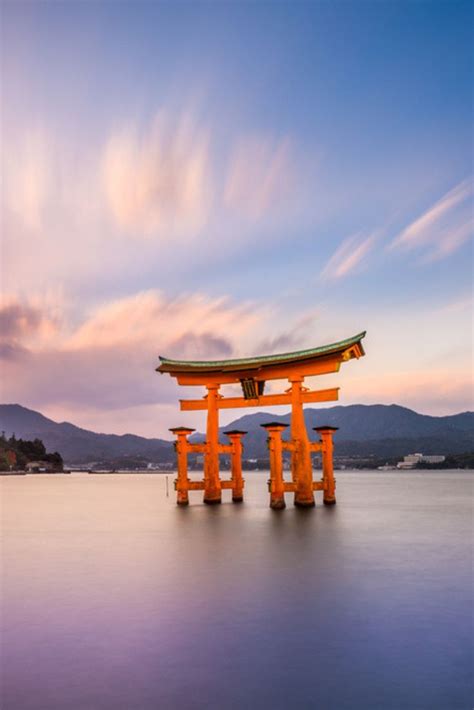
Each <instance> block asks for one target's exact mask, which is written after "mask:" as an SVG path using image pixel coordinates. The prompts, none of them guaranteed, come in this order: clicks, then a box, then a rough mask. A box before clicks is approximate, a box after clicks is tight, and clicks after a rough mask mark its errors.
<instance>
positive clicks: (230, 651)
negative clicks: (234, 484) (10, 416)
mask: <svg viewBox="0 0 474 710" xmlns="http://www.w3.org/2000/svg"><path fill="white" fill-rule="evenodd" d="M267 477H268V474H266V473H246V475H245V478H246V500H245V503H243V504H240V505H235V504H234V505H233V504H232V503H231V502H230V501H229V500H228V499H229V498H230V491H225V492H224V500H225V502H224V503H223V504H222V505H221V506H219V507H206V506H204V505H203V504H202V503H201V496H202V493H200V492H195V493H194V492H193V493H191V502H192V504H191V505H190V506H189V507H188V508H186V509H182V508H177V507H176V505H175V498H174V491H173V490H172V479H173V475H169V476H168V483H169V496H168V497H167V495H166V476H165V475H161V474H155V475H150V474H149V475H134V474H127V475H125V474H116V475H87V474H83V475H81V474H79V475H68V476H67V475H64V476H54V475H36V476H35V475H32V476H18V477H2V478H1V479H0V488H1V493H2V527H3V542H2V548H1V571H2V579H3V583H2V590H1V610H2V619H1V621H2V626H3V630H2V658H1V670H2V688H1V693H2V697H1V703H0V706H1V708H2V710H79V709H80V710H234V709H238V710H240V709H242V710H260V709H262V708H263V709H266V708H269V709H271V710H293V709H295V710H298V709H299V708H301V709H308V710H310V709H311V710H313V709H320V710H346V709H347V710H358V709H359V708H360V709H361V710H372V709H373V710H385V709H386V708H387V709H388V708H390V709H392V708H393V710H415V709H416V710H472V707H473V705H474V702H473V698H472V675H471V673H472V610H473V604H472V556H471V553H472V532H473V517H472V507H471V505H472V481H473V477H472V473H470V472H462V471H439V472H435V471H432V472H431V471H422V472H375V471H374V472H355V471H354V472H352V471H345V472H338V473H337V481H338V488H337V494H338V503H337V505H336V506H335V507H334V508H325V507H323V505H322V502H321V494H320V493H319V494H317V497H318V505H317V507H316V508H315V509H312V510H299V509H295V508H293V505H292V502H291V498H292V496H291V495H288V498H287V502H288V507H287V508H286V510H284V511H272V510H270V509H269V508H268V492H267V489H266V480H267Z"/></svg>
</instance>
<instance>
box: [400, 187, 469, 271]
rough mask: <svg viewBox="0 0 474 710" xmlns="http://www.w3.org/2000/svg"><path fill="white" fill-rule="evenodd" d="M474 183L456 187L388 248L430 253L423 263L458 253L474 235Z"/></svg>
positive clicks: (410, 225) (422, 260)
mask: <svg viewBox="0 0 474 710" xmlns="http://www.w3.org/2000/svg"><path fill="white" fill-rule="evenodd" d="M472 193H473V182H472V179H471V178H469V179H467V180H464V181H463V182H461V183H459V184H458V185H456V186H455V187H454V188H453V189H451V190H450V191H449V192H447V193H446V194H445V195H444V196H443V197H442V198H441V199H440V200H438V201H437V202H435V204H434V205H432V206H431V207H430V208H429V209H428V210H426V212H424V213H423V214H422V215H421V216H420V217H418V218H417V219H416V220H415V221H414V222H412V223H411V224H409V225H408V226H407V227H405V229H404V230H403V231H402V232H400V234H398V235H397V236H396V237H395V239H393V241H392V242H391V244H390V245H389V249H396V248H401V249H404V250H413V249H420V248H423V247H424V248H425V249H426V250H427V251H426V252H425V254H424V255H423V257H422V259H421V263H430V262H433V261H437V260H439V259H443V258H445V257H447V256H449V255H450V254H452V253H454V252H455V251H456V250H457V249H459V248H460V247H461V246H462V245H463V244H464V242H466V241H467V239H468V238H469V236H470V234H471V232H472V213H471V210H472Z"/></svg>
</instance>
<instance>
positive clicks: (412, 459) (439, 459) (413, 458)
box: [397, 454, 446, 469]
mask: <svg viewBox="0 0 474 710" xmlns="http://www.w3.org/2000/svg"><path fill="white" fill-rule="evenodd" d="M445 458H446V456H438V455H433V456H424V455H423V454H408V456H404V458H403V461H399V462H398V463H397V468H401V469H410V468H416V465H417V464H419V463H443V461H444V460H445Z"/></svg>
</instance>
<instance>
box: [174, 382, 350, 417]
mask: <svg viewBox="0 0 474 710" xmlns="http://www.w3.org/2000/svg"><path fill="white" fill-rule="evenodd" d="M338 398H339V387H332V388H330V389H326V390H313V391H310V392H303V393H302V401H303V404H309V403H313V402H336V401H337V400H338ZM179 404H180V408H181V411H183V412H189V411H196V410H199V411H201V410H203V411H206V410H207V400H206V399H180V400H179ZM279 404H291V394H290V393H289V392H288V393H284V394H262V395H260V397H257V398H256V399H245V398H244V397H222V399H218V400H217V407H218V409H237V408H241V407H242V408H243V407H274V406H276V405H279Z"/></svg>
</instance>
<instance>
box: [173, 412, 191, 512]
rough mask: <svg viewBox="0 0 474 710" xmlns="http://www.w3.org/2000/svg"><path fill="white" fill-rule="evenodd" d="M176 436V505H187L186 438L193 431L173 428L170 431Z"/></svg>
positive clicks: (184, 428) (185, 428)
mask: <svg viewBox="0 0 474 710" xmlns="http://www.w3.org/2000/svg"><path fill="white" fill-rule="evenodd" d="M170 431H171V432H173V434H174V435H175V436H176V442H175V448H176V455H177V459H178V478H177V479H176V481H175V485H176V491H177V503H178V505H188V504H189V496H188V483H189V480H188V436H189V435H190V434H192V433H193V431H194V429H189V428H188V427H184V426H183V427H174V428H173V429H170Z"/></svg>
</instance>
